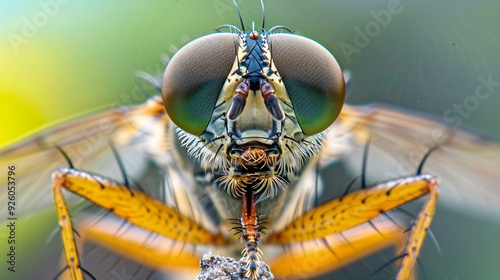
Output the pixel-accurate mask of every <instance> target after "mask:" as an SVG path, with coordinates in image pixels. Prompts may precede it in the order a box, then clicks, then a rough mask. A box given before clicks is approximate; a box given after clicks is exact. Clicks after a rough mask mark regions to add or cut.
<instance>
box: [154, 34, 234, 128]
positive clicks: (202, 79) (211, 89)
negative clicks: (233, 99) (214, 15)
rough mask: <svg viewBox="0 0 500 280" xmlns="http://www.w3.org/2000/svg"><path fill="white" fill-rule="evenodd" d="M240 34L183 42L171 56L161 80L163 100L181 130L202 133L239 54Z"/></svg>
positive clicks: (205, 37)
mask: <svg viewBox="0 0 500 280" xmlns="http://www.w3.org/2000/svg"><path fill="white" fill-rule="evenodd" d="M237 40H238V35H236V34H230V33H216V34H211V35H207V36H204V37H201V38H199V39H197V40H194V41H192V42H191V43H189V44H187V45H186V46H184V47H183V48H182V49H180V50H179V51H178V52H177V53H176V54H175V55H174V56H173V57H172V59H171V60H170V62H169V63H168V65H167V68H166V69H165V73H164V75H163V82H162V95H163V104H164V105H165V109H166V110H167V113H168V116H169V117H170V119H171V120H172V121H173V122H174V123H175V124H176V125H177V126H178V127H180V128H181V129H182V130H184V131H186V132H188V133H190V134H193V135H201V134H202V133H203V132H204V131H205V129H206V127H207V126H208V123H209V121H210V118H211V117H212V113H213V110H214V107H215V104H216V102H217V98H218V96H219V93H220V92H221V90H222V87H223V85H224V82H225V81H226V78H227V77H228V75H229V72H230V71H231V68H232V66H233V63H234V60H235V58H236V50H237V49H236V47H235V46H236V45H237Z"/></svg>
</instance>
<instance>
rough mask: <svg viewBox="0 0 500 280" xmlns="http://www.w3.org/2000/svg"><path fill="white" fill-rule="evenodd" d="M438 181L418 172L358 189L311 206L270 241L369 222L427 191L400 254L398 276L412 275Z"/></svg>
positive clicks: (317, 234) (299, 238)
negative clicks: (310, 208)
mask: <svg viewBox="0 0 500 280" xmlns="http://www.w3.org/2000/svg"><path fill="white" fill-rule="evenodd" d="M437 185H438V182H437V179H436V178H435V177H433V176H430V175H417V176H412V177H407V178H403V179H398V180H394V181H389V182H387V183H383V184H379V185H376V186H374V187H372V188H369V189H361V190H358V191H356V192H353V193H350V194H348V195H345V196H343V197H340V198H337V199H334V200H332V201H329V202H327V203H325V204H323V205H320V206H318V207H316V208H314V209H312V210H310V211H309V212H307V213H305V214H304V215H302V216H300V217H299V218H297V219H296V220H295V221H293V222H292V223H291V224H289V225H288V226H287V227H286V228H285V229H284V230H282V231H280V232H276V233H272V235H271V236H270V237H269V242H271V243H277V244H286V243H292V242H303V241H309V240H313V239H318V238H325V237H327V236H329V235H332V234H335V233H340V232H343V231H345V230H347V229H350V228H353V227H355V226H357V225H360V224H362V223H366V222H369V221H371V220H372V219H373V218H375V217H377V216H379V215H381V214H383V213H385V212H387V211H390V210H392V209H395V208H396V207H398V206H401V205H402V204H405V203H407V202H409V201H412V200H415V199H417V198H419V197H421V196H423V195H426V194H428V195H429V196H428V198H427V201H426V203H425V204H424V206H423V208H422V211H421V213H420V214H419V216H418V217H417V219H416V220H415V223H414V225H413V230H412V232H411V234H410V236H409V238H408V242H407V244H406V247H405V249H404V252H403V253H402V254H401V256H400V257H401V268H400V270H399V271H398V274H397V277H396V278H395V279H398V280H403V279H409V277H410V275H411V270H412V268H413V267H414V264H415V262H416V260H417V257H418V254H419V251H420V248H421V247H422V244H423V240H424V238H425V235H426V232H427V229H428V227H429V226H430V223H431V221H432V217H433V215H434V210H435V208H436V201H437V198H438V194H439V191H438V187H437ZM333 251H335V248H333Z"/></svg>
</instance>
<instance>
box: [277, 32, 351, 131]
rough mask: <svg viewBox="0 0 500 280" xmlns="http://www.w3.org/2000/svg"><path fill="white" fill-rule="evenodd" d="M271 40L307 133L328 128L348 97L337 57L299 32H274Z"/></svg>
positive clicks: (279, 69) (284, 79)
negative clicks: (346, 96) (298, 33)
mask: <svg viewBox="0 0 500 280" xmlns="http://www.w3.org/2000/svg"><path fill="white" fill-rule="evenodd" d="M268 42H269V47H270V51H271V59H272V61H273V62H274V64H275V65H276V68H277V70H278V73H279V74H280V76H281V78H282V80H283V83H284V84H285V88H286V90H287V92H288V95H289V96H290V100H291V102H292V105H293V108H294V111H295V116H296V117H297V120H298V122H299V125H300V127H301V129H302V131H303V132H304V134H306V135H314V134H317V133H319V132H321V131H323V130H325V129H326V128H328V127H329V126H330V125H331V124H332V123H333V122H334V121H335V119H337V117H338V115H339V114H340V111H341V110H342V106H343V104H344V97H345V83H344V76H343V75H342V70H341V69H340V66H339V64H338V63H337V61H336V60H335V58H334V57H333V56H332V55H331V54H330V52H328V50H326V49H325V48H324V47H323V46H321V45H320V44H318V43H316V42H315V41H313V40H311V39H308V38H305V37H302V36H298V35H293V34H271V35H269V38H268Z"/></svg>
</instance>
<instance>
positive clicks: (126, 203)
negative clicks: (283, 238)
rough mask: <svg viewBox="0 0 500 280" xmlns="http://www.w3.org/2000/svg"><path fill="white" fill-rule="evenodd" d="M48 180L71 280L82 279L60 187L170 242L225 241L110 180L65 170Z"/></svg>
mask: <svg viewBox="0 0 500 280" xmlns="http://www.w3.org/2000/svg"><path fill="white" fill-rule="evenodd" d="M52 178H53V186H52V189H53V194H54V201H55V205H56V210H57V215H58V218H59V223H60V226H61V235H62V239H63V245H64V252H65V256H66V262H67V264H68V266H67V268H68V270H69V272H70V275H71V279H73V280H82V279H83V270H82V268H81V266H80V260H79V256H78V251H77V247H76V243H75V237H74V233H73V227H72V225H71V221H70V216H69V212H68V208H67V205H66V202H65V200H64V197H63V194H62V188H66V189H68V190H70V191H71V192H73V193H75V194H78V195H79V196H81V197H84V198H86V199H88V200H89V201H92V202H93V203H95V204H97V205H99V206H101V207H103V208H105V209H107V210H108V211H110V212H112V213H114V214H115V215H117V216H119V217H121V218H123V219H124V220H126V221H128V222H130V223H132V224H134V225H137V226H139V227H141V228H143V229H146V230H149V231H151V232H155V233H157V234H160V235H162V236H165V237H167V238H171V239H173V240H177V241H180V242H184V243H189V244H194V245H197V244H199V245H202V244H215V245H217V244H218V245H221V244H226V243H227V242H228V240H227V239H226V238H225V237H224V236H223V235H222V234H221V233H216V234H214V233H212V232H210V231H208V230H206V229H205V228H203V227H202V226H200V225H198V224H197V223H196V222H194V221H192V220H191V219H189V218H187V217H185V216H183V215H182V214H181V213H179V212H177V211H176V210H175V209H173V208H171V207H168V206H167V205H165V204H163V203H162V202H161V201H159V200H155V199H153V198H151V197H149V196H148V195H147V194H145V193H142V192H140V191H137V190H132V189H129V188H127V187H125V186H122V185H120V184H118V183H116V182H113V181H111V180H108V179H105V178H102V177H99V176H97V175H93V174H90V173H87V172H83V171H79V170H75V169H68V168H62V169H59V170H58V171H56V172H55V173H54V174H53V177H52Z"/></svg>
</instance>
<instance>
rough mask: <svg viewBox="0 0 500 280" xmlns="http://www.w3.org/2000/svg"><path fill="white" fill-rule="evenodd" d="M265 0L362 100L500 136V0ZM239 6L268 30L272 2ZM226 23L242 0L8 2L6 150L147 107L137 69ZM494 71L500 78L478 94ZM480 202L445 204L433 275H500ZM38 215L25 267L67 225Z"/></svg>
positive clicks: (492, 227)
mask: <svg viewBox="0 0 500 280" xmlns="http://www.w3.org/2000/svg"><path fill="white" fill-rule="evenodd" d="M265 2H266V3H265V4H266V26H268V27H271V26H273V25H278V24H284V25H286V26H287V27H289V28H290V29H292V30H294V31H295V32H296V33H298V34H301V35H305V36H307V37H310V38H312V39H314V40H316V41H318V42H319V43H321V44H323V45H324V46H325V47H326V48H327V49H329V50H330V51H331V52H332V53H333V54H334V55H335V56H336V58H337V59H338V61H339V63H340V65H341V66H342V67H343V68H344V69H349V70H350V72H351V74H352V80H351V84H350V86H349V93H348V98H347V101H348V102H349V103H351V104H367V103H372V102H381V103H387V104H393V105H397V106H401V107H403V108H408V109H412V110H416V111H419V112H425V113H429V114H433V115H434V116H436V117H437V118H441V119H442V120H443V122H447V123H448V124H450V125H453V124H456V123H457V122H458V120H460V122H461V124H460V127H462V128H464V129H471V130H473V131H477V132H478V133H484V134H488V135H491V136H493V137H496V138H500V123H499V121H498V120H499V119H500V113H499V108H500V86H499V85H498V83H500V54H499V53H498V50H500V29H498V26H500V18H499V17H498V14H497V13H498V11H499V10H500V2H498V1H496V0H480V1H466V0H460V1H451V0H448V1H430V0H429V1H424V0H421V1H420V0H419V1H404V0H401V1H391V0H377V1H348V0H344V1H326V0H323V1H311V2H307V4H306V2H305V1H298V0H294V1H290V0H289V1H284V0H279V1H278V0H268V1H265ZM238 3H239V4H240V8H241V11H242V15H243V18H244V20H245V24H247V27H250V26H251V21H252V20H253V21H255V22H256V26H259V25H260V21H261V11H260V4H259V2H258V1H257V0H252V1H249V0H239V1H238ZM391 5H393V6H391ZM381 11H396V12H395V13H390V12H389V13H390V15H391V17H390V19H388V18H387V17H385V20H383V22H382V23H378V25H377V17H378V16H376V15H381V14H385V15H386V14H387V12H385V13H384V12H381ZM224 23H230V24H235V25H239V21H238V18H237V14H236V11H235V9H234V6H233V4H232V1H231V0H207V1H192V0H191V1H190V0H183V1H170V0H166V1H141V2H139V1H117V0H113V1H103V2H97V1H92V2H90V1H83V0H65V1H63V0H60V1H57V0H42V1H40V0H36V1H34V0H26V1H15V0H1V1H0V129H1V131H0V146H1V145H6V144H7V143H9V142H13V141H14V142H15V141H17V140H18V139H20V138H22V137H25V136H26V135H29V134H31V133H34V131H36V130H40V129H43V128H44V127H47V126H49V125H51V124H54V123H58V122H63V121H65V120H67V119H71V118H74V117H76V116H79V115H82V114H85V113H88V112H91V111H94V110H97V109H99V108H105V107H115V106H118V105H124V104H136V103H140V102H141V101H143V100H144V97H143V96H142V95H141V94H140V89H139V87H138V86H137V84H136V83H135V81H134V78H133V75H134V73H135V72H136V71H138V70H144V71H147V72H149V73H153V74H155V73H160V72H161V71H162V69H163V68H164V65H163V64H162V62H161V59H160V58H161V56H163V55H166V56H171V55H172V54H173V53H174V52H175V49H176V48H178V47H181V46H182V45H183V44H185V43H186V42H188V41H190V40H192V39H195V38H197V37H200V36H202V35H205V34H208V33H211V32H214V28H216V27H217V26H219V25H221V24H224ZM376 26H378V29H377V27H376ZM365 28H368V29H369V32H371V35H369V36H367V38H368V40H364V41H363V40H362V39H360V38H358V36H360V35H359V34H360V31H358V30H361V32H362V33H364V34H367V32H366V31H365ZM360 40H361V41H360ZM481 80H491V81H493V84H492V85H493V86H491V91H490V94H489V95H488V97H487V98H485V100H479V99H477V98H476V99H475V100H476V101H477V102H475V101H474V98H475V90H476V88H477V87H478V86H479V85H481V84H483V83H482V82H481ZM495 83H497V84H495ZM484 88H486V87H483V90H484ZM457 106H463V108H465V109H464V110H465V111H464V112H463V113H458V112H457V111H454V110H456V108H457ZM450 110H451V111H450ZM446 116H448V117H452V118H453V119H449V118H448V119H447V118H445V117H446ZM499 165H500V163H499ZM2 168H3V167H2ZM499 184H500V182H499ZM499 193H500V190H499ZM20 207H22V206H20ZM473 208H474V206H471V205H455V206H454V207H451V208H449V207H446V208H443V209H439V211H438V212H437V214H436V215H437V218H436V219H437V220H438V221H439V223H435V224H433V231H434V232H435V235H436V237H437V238H438V240H439V242H440V245H441V248H442V251H443V252H442V253H441V254H439V253H437V252H436V249H435V248H433V246H432V244H430V243H431V242H426V246H425V248H424V251H423V253H422V262H423V264H424V267H425V270H426V272H427V274H428V279H443V280H445V279H448V280H455V279H456V280H459V279H460V280H462V279H499V277H500V267H499V266H498V260H499V259H500V241H497V238H498V235H499V233H500V213H492V215H490V216H482V215H478V214H475V213H474V209H473ZM2 211H3V210H2ZM36 221H38V222H37V223H35V222H34V220H33V219H32V220H29V219H26V220H25V222H24V224H23V225H25V228H26V229H19V230H18V235H19V238H20V239H21V240H22V243H21V245H19V246H20V247H22V249H21V252H23V253H24V256H22V257H21V259H20V260H21V261H20V262H19V270H28V269H29V268H28V267H29V266H30V261H32V260H30V258H29V256H27V255H26V254H28V253H29V252H30V250H34V251H35V250H43V246H42V245H43V244H42V245H40V244H41V243H43V242H44V241H45V237H44V238H38V237H37V236H38V235H36V236H35V235H33V233H34V230H35V229H36V230H37V232H38V231H40V232H42V231H45V232H46V231H49V232H50V231H51V230H52V228H53V225H54V224H55V223H54V221H51V222H50V223H49V222H43V220H40V219H36ZM41 221H42V222H41ZM39 236H46V235H44V234H39ZM0 237H1V236H0ZM0 242H1V244H0V252H2V256H4V254H3V250H4V248H5V247H6V244H5V242H4V240H3V239H1V240H0ZM457 248H458V249H457ZM2 258H4V257H2ZM1 263H2V266H1V268H2V270H1V271H0V276H1V278H2V279H15V278H4V277H12V275H11V274H5V269H4V266H3V265H4V263H5V262H4V261H3V260H2V262H1ZM2 275H4V276H2ZM339 277H342V276H339ZM340 279H342V278H340Z"/></svg>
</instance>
